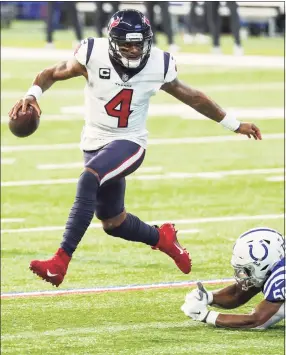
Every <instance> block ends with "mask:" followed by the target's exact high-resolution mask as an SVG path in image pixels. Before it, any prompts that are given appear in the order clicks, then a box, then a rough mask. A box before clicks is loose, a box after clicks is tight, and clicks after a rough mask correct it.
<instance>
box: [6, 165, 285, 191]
mask: <svg viewBox="0 0 286 355" xmlns="http://www.w3.org/2000/svg"><path fill="white" fill-rule="evenodd" d="M283 172H284V168H274V169H252V170H225V171H210V172H199V173H182V172H170V173H166V174H156V175H152V174H151V175H136V174H134V175H131V176H127V177H126V179H127V180H141V181H150V180H153V181H154V180H169V179H174V180H176V179H194V178H197V179H220V178H223V177H225V176H243V175H248V176H249V175H264V174H273V173H283ZM77 181H78V179H77V178H70V179H48V180H20V181H3V182H1V187H16V186H37V185H38V186H42V185H65V184H75V183H77Z"/></svg>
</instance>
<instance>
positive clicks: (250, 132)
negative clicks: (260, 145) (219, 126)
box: [235, 122, 262, 140]
mask: <svg viewBox="0 0 286 355" xmlns="http://www.w3.org/2000/svg"><path fill="white" fill-rule="evenodd" d="M235 132H236V133H240V134H245V135H246V136H247V137H248V138H251V137H253V138H254V139H255V140H257V139H258V140H261V139H262V136H261V132H260V129H259V128H258V127H256V126H255V124H253V123H248V122H241V124H240V126H239V127H238V129H237V130H236V131H235Z"/></svg>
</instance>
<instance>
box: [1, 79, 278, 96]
mask: <svg viewBox="0 0 286 355" xmlns="http://www.w3.org/2000/svg"><path fill="white" fill-rule="evenodd" d="M34 76H35V75H34V74H31V76H30V78H31V79H32V78H33V77H34ZM21 78H22V76H21ZM2 79H3V74H2ZM199 89H200V90H204V91H215V92H219V91H230V90H231V91H243V92H246V91H257V90H258V91H261V90H283V89H284V84H283V82H265V83H252V84H249V83H248V84H231V85H200V86H199ZM59 95H65V96H69V97H71V96H76V97H77V98H78V97H80V96H82V97H83V96H84V91H83V88H82V89H81V90H78V89H61V90H59V89H52V90H48V91H47V92H45V97H46V96H48V97H53V96H59ZM22 96H23V92H22V91H2V92H1V98H2V99H17V98H19V97H22Z"/></svg>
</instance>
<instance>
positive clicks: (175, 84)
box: [161, 78, 226, 122]
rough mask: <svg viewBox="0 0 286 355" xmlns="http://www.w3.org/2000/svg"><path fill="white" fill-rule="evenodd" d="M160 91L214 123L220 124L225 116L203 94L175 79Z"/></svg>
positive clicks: (221, 110)
mask: <svg viewBox="0 0 286 355" xmlns="http://www.w3.org/2000/svg"><path fill="white" fill-rule="evenodd" d="M161 89H162V90H164V91H166V92H167V93H168V94H170V95H172V96H174V97H175V98H176V99H178V100H180V101H182V102H183V103H184V104H186V105H188V106H191V107H192V108H193V109H195V110H196V111H198V112H200V113H201V114H202V115H205V116H207V117H208V118H210V119H212V120H214V121H216V122H220V121H221V120H222V119H223V118H224V116H225V115H226V112H225V111H224V110H223V109H222V108H221V107H219V105H217V104H216V103H215V102H214V101H212V100H211V99H210V98H209V97H207V96H206V95H205V94H204V93H202V92H201V91H199V90H196V89H193V88H191V87H189V86H187V85H185V84H183V83H182V82H181V81H180V80H179V79H177V78H176V79H175V80H173V81H171V82H170V83H165V84H164V85H163V86H162V87H161Z"/></svg>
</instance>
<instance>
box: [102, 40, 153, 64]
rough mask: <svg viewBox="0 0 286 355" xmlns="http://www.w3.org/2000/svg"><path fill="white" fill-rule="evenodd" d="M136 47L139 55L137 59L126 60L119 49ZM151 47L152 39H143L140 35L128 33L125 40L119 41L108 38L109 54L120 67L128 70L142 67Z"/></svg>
mask: <svg viewBox="0 0 286 355" xmlns="http://www.w3.org/2000/svg"><path fill="white" fill-rule="evenodd" d="M132 43H133V44H134V45H138V46H139V47H140V50H141V53H140V55H139V56H138V57H137V58H134V59H132V58H127V57H126V56H125V55H124V54H125V53H124V51H122V50H121V49H120V47H124V45H126V47H127V46H128V45H129V44H132ZM151 46H152V37H151V36H150V37H147V38H143V35H142V34H141V33H128V34H126V39H119V38H116V37H113V36H110V37H109V53H110V55H111V56H112V57H113V58H114V60H116V61H117V62H118V63H119V64H120V65H123V66H124V67H125V68H128V69H136V68H139V67H140V66H142V65H143V64H144V63H145V62H146V60H147V59H148V57H149V55H150V51H151Z"/></svg>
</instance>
